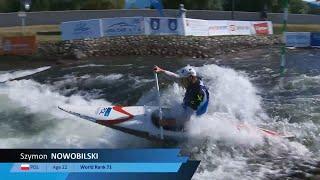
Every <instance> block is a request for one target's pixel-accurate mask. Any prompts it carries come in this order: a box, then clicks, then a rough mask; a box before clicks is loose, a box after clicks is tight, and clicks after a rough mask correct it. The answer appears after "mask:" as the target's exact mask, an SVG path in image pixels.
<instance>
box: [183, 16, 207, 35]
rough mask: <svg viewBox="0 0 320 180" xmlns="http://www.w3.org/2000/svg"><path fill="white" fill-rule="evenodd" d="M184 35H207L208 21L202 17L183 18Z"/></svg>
mask: <svg viewBox="0 0 320 180" xmlns="http://www.w3.org/2000/svg"><path fill="white" fill-rule="evenodd" d="M184 32H185V34H184V35H185V36H208V21H207V20H202V19H190V18H185V19H184Z"/></svg>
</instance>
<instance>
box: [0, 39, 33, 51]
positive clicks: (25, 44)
mask: <svg viewBox="0 0 320 180" xmlns="http://www.w3.org/2000/svg"><path fill="white" fill-rule="evenodd" d="M2 42H3V44H2V49H3V52H4V54H7V55H31V54H34V53H35V52H36V51H37V48H38V46H37V41H36V36H16V37H4V38H3V41H2Z"/></svg>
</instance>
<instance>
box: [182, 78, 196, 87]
mask: <svg viewBox="0 0 320 180" xmlns="http://www.w3.org/2000/svg"><path fill="white" fill-rule="evenodd" d="M193 79H194V77H193V76H189V77H185V78H182V79H181V84H182V85H183V86H184V87H185V88H187V87H188V86H189V85H190V84H192V83H193Z"/></svg>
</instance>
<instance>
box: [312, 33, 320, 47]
mask: <svg viewBox="0 0 320 180" xmlns="http://www.w3.org/2000/svg"><path fill="white" fill-rule="evenodd" d="M311 46H316V47H320V32H312V33H311Z"/></svg>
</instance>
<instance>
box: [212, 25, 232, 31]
mask: <svg viewBox="0 0 320 180" xmlns="http://www.w3.org/2000/svg"><path fill="white" fill-rule="evenodd" d="M227 29H228V26H210V27H209V31H223V30H227Z"/></svg>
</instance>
